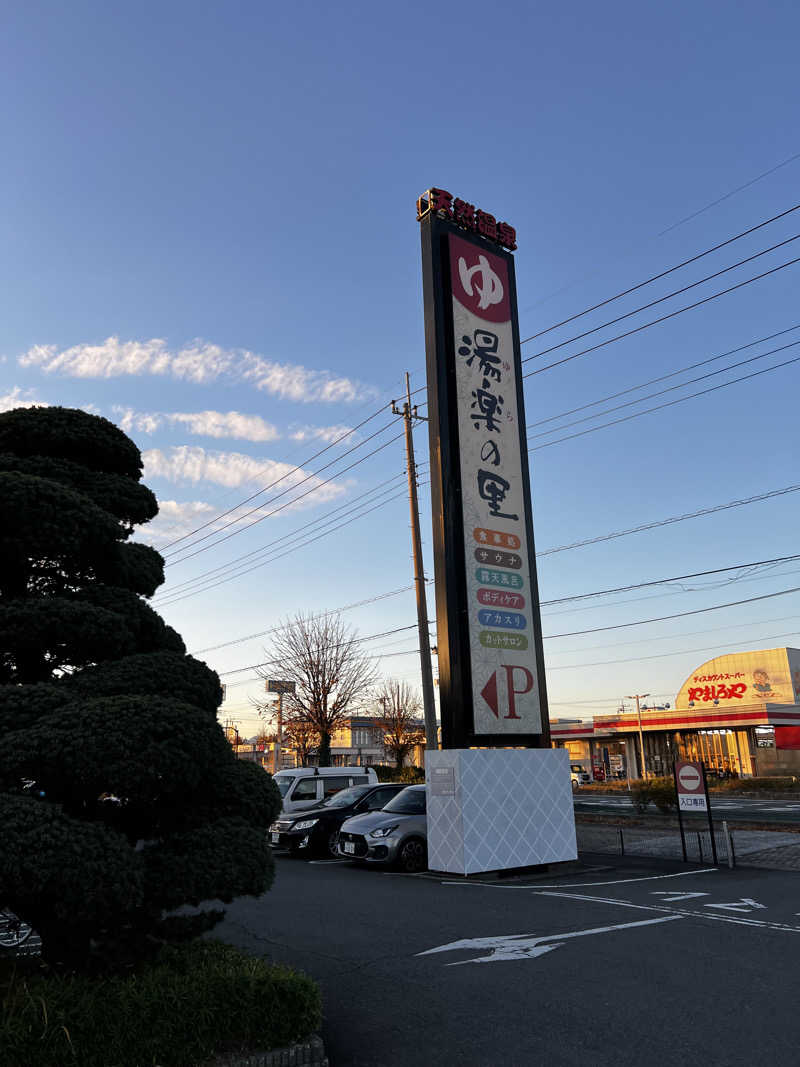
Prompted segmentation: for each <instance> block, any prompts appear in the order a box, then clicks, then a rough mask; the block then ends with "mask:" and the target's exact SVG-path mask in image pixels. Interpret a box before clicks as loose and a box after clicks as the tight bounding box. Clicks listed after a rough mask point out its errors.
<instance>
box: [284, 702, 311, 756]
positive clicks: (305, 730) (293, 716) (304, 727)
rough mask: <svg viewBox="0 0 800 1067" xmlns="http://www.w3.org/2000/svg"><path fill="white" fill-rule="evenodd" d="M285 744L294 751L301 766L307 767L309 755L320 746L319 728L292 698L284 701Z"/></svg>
mask: <svg viewBox="0 0 800 1067" xmlns="http://www.w3.org/2000/svg"><path fill="white" fill-rule="evenodd" d="M283 744H284V747H285V748H290V749H292V750H293V751H294V753H295V755H296V756H297V759H298V761H299V763H300V766H301V767H305V765H306V764H307V763H308V757H309V756H310V755H311V753H312V752H316V751H317V749H318V748H319V730H318V729H317V728H316V727H315V726H314V724H313V723H312V722H310V721H309V719H308V718H307V716H306V714H305V712H304V711H303V709H302V708H300V707H297V706H296V705H295V704H294V703H293V702H292V701H291V700H289V701H288V702H287V701H284V712H283Z"/></svg>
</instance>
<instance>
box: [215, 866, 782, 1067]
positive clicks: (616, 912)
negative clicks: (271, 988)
mask: <svg viewBox="0 0 800 1067" xmlns="http://www.w3.org/2000/svg"><path fill="white" fill-rule="evenodd" d="M584 859H585V860H586V864H585V866H584V867H583V869H580V870H572V871H570V873H568V874H562V875H561V876H558V875H554V876H553V877H546V878H537V879H527V880H525V879H516V880H507V881H495V880H491V879H483V880H480V879H479V880H470V881H464V880H462V879H457V878H452V877H441V876H434V875H431V874H422V875H404V874H400V873H397V872H394V871H383V870H380V869H374V868H369V869H364V868H359V867H357V866H355V865H352V864H351V863H349V862H347V861H337V860H321V861H312V862H308V861H303V860H298V859H292V858H288V857H282V858H279V859H278V864H277V865H278V872H277V877H276V882H275V886H274V888H273V890H272V891H271V892H270V893H268V894H267V895H266V896H265V897H263V898H262V899H261V900H249V899H245V898H242V899H239V900H238V901H236V902H234V904H233V905H232V906H231V907H230V909H229V912H228V917H227V919H226V921H225V922H224V924H223V925H222V926H221V927H220V928H219V930H218V932H219V935H220V936H222V937H224V938H225V939H227V940H230V941H231V942H233V943H235V944H239V945H241V946H243V947H246V948H247V949H249V950H250V951H255V952H258V953H260V954H263V955H265V956H268V957H270V958H271V959H274V960H277V961H281V962H285V963H287V964H289V965H291V966H293V967H297V968H300V969H302V970H304V971H306V972H308V973H309V974H311V975H313V976H314V977H315V978H316V979H317V980H318V981H319V982H320V983H321V986H322V991H323V997H324V1005H325V1020H324V1026H323V1036H324V1038H325V1042H326V1046H327V1048H328V1052H329V1055H330V1059H331V1063H332V1065H333V1067H344V1065H348V1067H351V1065H352V1067H400V1065H403V1067H407V1065H408V1064H411V1063H413V1064H439V1063H453V1062H455V1063H459V1064H465V1065H476V1067H477V1065H487V1067H488V1065H492V1067H494V1065H496V1064H499V1063H503V1064H520V1065H522V1064H525V1065H530V1064H538V1063H543V1064H544V1063H547V1064H548V1065H549V1064H564V1065H567V1064H569V1065H572V1064H575V1063H579V1062H594V1061H596V1060H601V1061H603V1060H606V1061H609V1062H614V1063H615V1064H629V1065H634V1064H641V1063H644V1062H648V1061H649V1062H653V1063H678V1062H687V1063H693V1062H702V1061H706V1062H725V1063H726V1064H748V1065H749V1064H751V1063H752V1062H753V1061H754V1059H758V1060H759V1061H760V1060H762V1059H767V1058H769V1057H771V1056H772V1057H775V1058H777V1057H779V1056H780V1057H782V1059H783V1060H784V1062H786V1061H788V1062H794V1060H795V1059H796V1055H795V1051H794V1048H793V1047H790V1046H789V1043H788V1039H787V1037H786V1035H789V1034H791V1033H793V1032H794V1025H795V1015H796V1006H795V995H794V991H793V981H792V976H793V975H794V973H795V969H796V959H797V953H798V951H800V914H798V912H800V899H798V897H799V896H800V893H799V892H798V891H799V890H800V881H799V880H798V875H796V874H791V873H784V872H772V871H769V872H767V871H752V870H750V871H744V870H734V871H729V870H727V869H720V870H717V869H708V868H700V867H690V868H687V867H686V866H683V865H678V864H674V863H665V862H663V861H657V860H651V861H641V860H639V861H633V860H629V859H627V858H626V859H624V860H620V861H619V862H615V863H614V864H613V865H612V864H611V863H609V862H608V861H607V858H601V857H596V858H594V861H593V858H592V857H589V856H585V857H584Z"/></svg>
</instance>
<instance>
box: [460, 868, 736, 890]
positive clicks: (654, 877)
mask: <svg viewBox="0 0 800 1067" xmlns="http://www.w3.org/2000/svg"><path fill="white" fill-rule="evenodd" d="M718 873H719V868H717V867H703V868H701V869H700V870H699V871H678V872H677V873H676V874H648V875H647V876H646V877H643V878H619V879H617V880H616V881H614V882H567V883H566V884H565V885H549V886H548V887H547V888H548V889H592V888H593V887H594V886H596V885H627V884H628V883H629V882H657V881H660V880H661V879H662V878H686V877H687V876H688V875H690V874H718ZM442 885H476V886H480V887H481V888H483V889H527V890H529V891H530V890H532V889H535V888H536V887H535V886H532V885H497V883H496V882H450V881H447V882H442Z"/></svg>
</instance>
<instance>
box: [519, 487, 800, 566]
mask: <svg viewBox="0 0 800 1067" xmlns="http://www.w3.org/2000/svg"><path fill="white" fill-rule="evenodd" d="M799 489H800V485H787V486H786V487H785V488H783V489H770V490H769V491H768V492H766V493H758V494H755V495H753V496H749V497H745V498H744V499H742V500H731V501H729V502H728V503H727V504H717V505H716V506H714V507H710V508H698V510H697V511H689V512H686V514H684V515H673V516H671V517H670V518H667V519H656V520H654V521H653V522H644V523H642V524H641V525H640V526H631V527H630V528H629V529H627V530H617V531H615V532H614V533H608V534H599V535H598V536H597V537H588V538H586V540H584V541H573V542H572V543H571V544H568V545H559V546H557V547H556V548H545V549H543V550H542V551H540V552H537V553H536V555H537V557H538V558H540V557H542V556H552V555H555V553H557V552H569V551H571V550H572V549H573V548H585V547H586V546H587V545H596V544H599V543H600V542H601V541H615V540H616V539H617V538H618V537H627V536H628V535H629V534H635V533H642V532H643V531H644V530H653V529H655V528H656V527H660V526H671V525H672V524H673V523H676V522H685V521H686V520H688V519H697V518H700V517H701V516H703V515H713V514H715V513H716V512H718V511H727V510H728V509H730V508H739V507H743V506H744V505H745V504H755V503H758V502H759V501H761V500H772V499H773V498H774V497H778V496H785V495H786V494H787V493H796V492H797V491H798V490H799Z"/></svg>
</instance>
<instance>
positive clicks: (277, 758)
mask: <svg viewBox="0 0 800 1067" xmlns="http://www.w3.org/2000/svg"><path fill="white" fill-rule="evenodd" d="M282 744H283V693H278V726H277V730H276V733H275V744H274V745H273V746H272V773H273V774H275V773H276V771H279V770H280V769H281V745H282Z"/></svg>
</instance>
